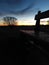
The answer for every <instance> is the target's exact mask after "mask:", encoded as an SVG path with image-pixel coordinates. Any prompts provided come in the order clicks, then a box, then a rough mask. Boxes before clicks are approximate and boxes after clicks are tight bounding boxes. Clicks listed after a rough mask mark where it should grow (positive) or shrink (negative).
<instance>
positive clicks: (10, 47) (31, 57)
mask: <svg viewBox="0 0 49 65" xmlns="http://www.w3.org/2000/svg"><path fill="white" fill-rule="evenodd" d="M32 28H33V27H30V28H29V27H28V28H27V27H15V26H8V27H0V64H6V65H9V64H13V65H20V64H22V65H35V64H36V65H37V64H38V65H39V64H40V65H42V64H44V65H49V56H48V55H49V46H48V43H47V42H45V41H42V40H40V39H37V38H36V37H33V36H30V35H28V34H26V33H23V32H22V31H20V30H29V29H30V30H31V29H32ZM33 29H34V28H33ZM44 30H45V29H44ZM47 47H48V48H47Z"/></svg>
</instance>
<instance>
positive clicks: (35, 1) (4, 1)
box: [0, 0, 49, 20]
mask: <svg viewBox="0 0 49 65" xmlns="http://www.w3.org/2000/svg"><path fill="white" fill-rule="evenodd" d="M38 10H41V11H42V12H43V11H46V10H49V0H0V18H1V17H3V16H6V15H9V16H15V17H16V18H18V19H19V20H28V19H32V18H34V17H35V15H36V13H37V12H38Z"/></svg>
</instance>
